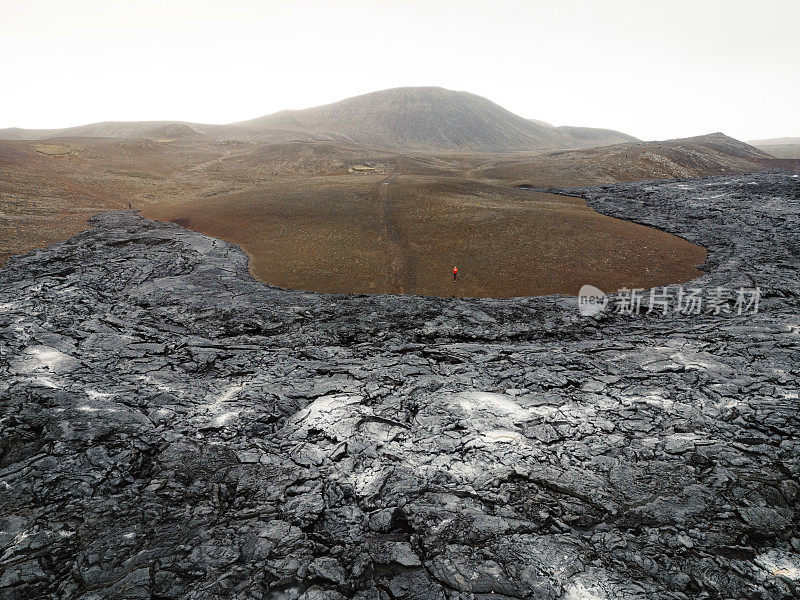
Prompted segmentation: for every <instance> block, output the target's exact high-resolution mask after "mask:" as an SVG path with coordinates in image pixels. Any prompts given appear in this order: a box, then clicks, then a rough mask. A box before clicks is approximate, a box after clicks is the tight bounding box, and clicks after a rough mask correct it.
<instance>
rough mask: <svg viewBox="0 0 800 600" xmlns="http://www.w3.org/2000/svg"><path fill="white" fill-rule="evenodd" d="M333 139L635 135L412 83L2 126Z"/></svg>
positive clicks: (14, 133) (550, 139)
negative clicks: (259, 112) (303, 104)
mask: <svg viewBox="0 0 800 600" xmlns="http://www.w3.org/2000/svg"><path fill="white" fill-rule="evenodd" d="M187 135H207V136H210V137H213V138H232V139H253V140H332V141H347V142H355V143H359V144H369V145H373V146H382V147H387V148H395V149H409V150H432V151H448V150H457V151H479V152H512V151H521V150H555V149H578V148H589V147H596V146H604V145H608V144H616V143H622V142H627V141H637V140H636V138H634V137H632V136H629V135H626V134H624V133H620V132H618V131H612V130H609V129H592V128H586V127H553V126H552V125H549V124H547V123H544V122H541V121H535V120H530V119H524V118H523V117H520V116H519V115H516V114H514V113H512V112H510V111H508V110H506V109H504V108H503V107H501V106H499V105H497V104H495V103H494V102H491V101H490V100H487V99H486V98H482V97H481V96H476V95H475V94H470V93H468V92H455V91H451V90H446V89H444V88H439V87H405V88H394V89H390V90H382V91H378V92H372V93H369V94H364V95H361V96H356V97H354V98H348V99H346V100H341V101H339V102H334V103H333V104H327V105H324V106H319V107H315V108H309V109H305V110H285V111H281V112H278V113H274V114H271V115H267V116H264V117H260V118H257V119H253V120H250V121H242V122H239V123H231V124H228V125H205V124H199V123H186V122H176V121H149V122H104V123H93V124H90V125H82V126H79V127H69V128H66V129H19V128H9V129H2V130H0V139H7V140H41V139H46V138H51V137H107V138H150V139H157V138H177V137H186V136H187Z"/></svg>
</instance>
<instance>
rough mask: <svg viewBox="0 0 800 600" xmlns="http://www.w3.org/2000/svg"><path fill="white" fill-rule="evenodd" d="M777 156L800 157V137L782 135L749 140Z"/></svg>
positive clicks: (757, 146)
mask: <svg viewBox="0 0 800 600" xmlns="http://www.w3.org/2000/svg"><path fill="white" fill-rule="evenodd" d="M748 143H749V144H752V145H753V146H755V147H756V148H758V149H760V150H763V151H764V152H767V153H769V154H771V155H772V156H775V157H777V158H789V159H795V160H796V159H800V137H782V138H773V139H768V140H753V141H750V142H748Z"/></svg>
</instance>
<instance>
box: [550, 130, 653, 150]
mask: <svg viewBox="0 0 800 600" xmlns="http://www.w3.org/2000/svg"><path fill="white" fill-rule="evenodd" d="M556 129H557V130H558V131H559V132H561V133H562V134H563V135H564V137H565V139H566V140H567V141H568V142H567V145H565V146H564V147H565V148H594V147H597V146H610V145H612V144H624V143H625V142H638V141H639V140H638V139H637V138H635V137H633V136H632V135H628V134H627V133H622V132H621V131H614V130H613V129H598V128H596V127H570V126H562V127H556Z"/></svg>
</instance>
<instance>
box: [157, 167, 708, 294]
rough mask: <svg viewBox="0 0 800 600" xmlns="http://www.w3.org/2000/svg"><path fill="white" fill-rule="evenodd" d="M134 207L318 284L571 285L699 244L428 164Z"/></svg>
mask: <svg viewBox="0 0 800 600" xmlns="http://www.w3.org/2000/svg"><path fill="white" fill-rule="evenodd" d="M144 214H145V216H147V217H149V218H153V219H157V220H162V221H175V222H178V223H181V224H183V225H185V226H187V227H189V228H191V229H195V230H197V231H201V232H203V233H206V234H208V235H211V236H214V237H218V238H221V239H225V240H228V241H231V242H234V243H237V244H240V245H241V246H242V247H243V248H244V249H245V251H247V253H248V254H249V255H250V257H251V272H252V273H253V275H254V276H255V277H257V278H258V279H260V280H262V281H265V282H267V283H270V284H273V285H277V286H279V287H285V288H293V289H304V290H313V291H320V292H339V293H401V294H419V295H430V296H441V297H447V296H468V297H495V298H507V297H516V296H532V295H543V294H557V293H560V294H571V295H574V294H577V292H578V290H579V288H580V287H581V285H583V284H585V283H590V284H593V285H596V286H598V287H600V288H601V289H604V290H608V291H613V290H616V289H619V288H622V287H631V288H632V287H651V286H656V285H665V284H668V283H674V282H683V281H688V280H691V279H694V278H695V277H697V276H698V275H699V274H700V272H699V271H698V270H697V267H698V266H699V265H700V264H702V263H703V262H704V260H705V256H706V253H705V250H704V249H703V248H701V247H698V246H695V245H693V244H691V243H689V242H687V241H685V240H683V239H680V238H677V237H675V236H672V235H669V234H667V233H664V232H662V231H658V230H655V229H651V228H648V227H644V226H641V225H637V224H633V223H628V222H626V221H621V220H619V219H614V218H611V217H607V216H605V215H600V214H598V213H596V212H595V211H593V210H592V209H590V208H589V207H587V206H586V205H585V204H584V202H583V201H581V200H580V199H579V198H570V197H565V196H557V195H552V194H541V193H536V192H529V191H524V190H516V189H513V188H511V189H509V188H508V187H501V186H496V185H491V184H487V183H481V182H475V181H468V180H454V179H453V178H446V177H436V176H423V177H420V176H402V175H395V176H388V177H376V176H327V177H316V178H311V179H305V180H294V181H292V182H291V184H289V182H285V181H284V182H280V183H273V184H266V185H263V186H260V187H259V188H257V189H254V190H249V191H247V192H242V193H235V194H228V195H223V196H221V197H217V198H213V199H204V200H202V201H200V200H190V201H182V202H177V203H162V204H160V205H157V206H156V205H154V206H152V207H149V208H147V209H146V210H145V211H144ZM454 265H457V266H458V267H459V277H458V279H457V280H456V281H455V282H454V281H453V278H452V275H451V269H452V267H453V266H454Z"/></svg>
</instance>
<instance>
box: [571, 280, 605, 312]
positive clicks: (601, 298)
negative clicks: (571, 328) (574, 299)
mask: <svg viewBox="0 0 800 600" xmlns="http://www.w3.org/2000/svg"><path fill="white" fill-rule="evenodd" d="M607 305H608V296H606V295H605V294H604V293H603V290H601V289H600V288H596V287H594V286H593V285H584V286H581V289H580V291H579V292H578V312H580V313H581V315H582V316H584V317H593V316H594V315H596V314H599V313H600V312H602V311H603V309H604V308H605V307H606V306H607Z"/></svg>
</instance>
